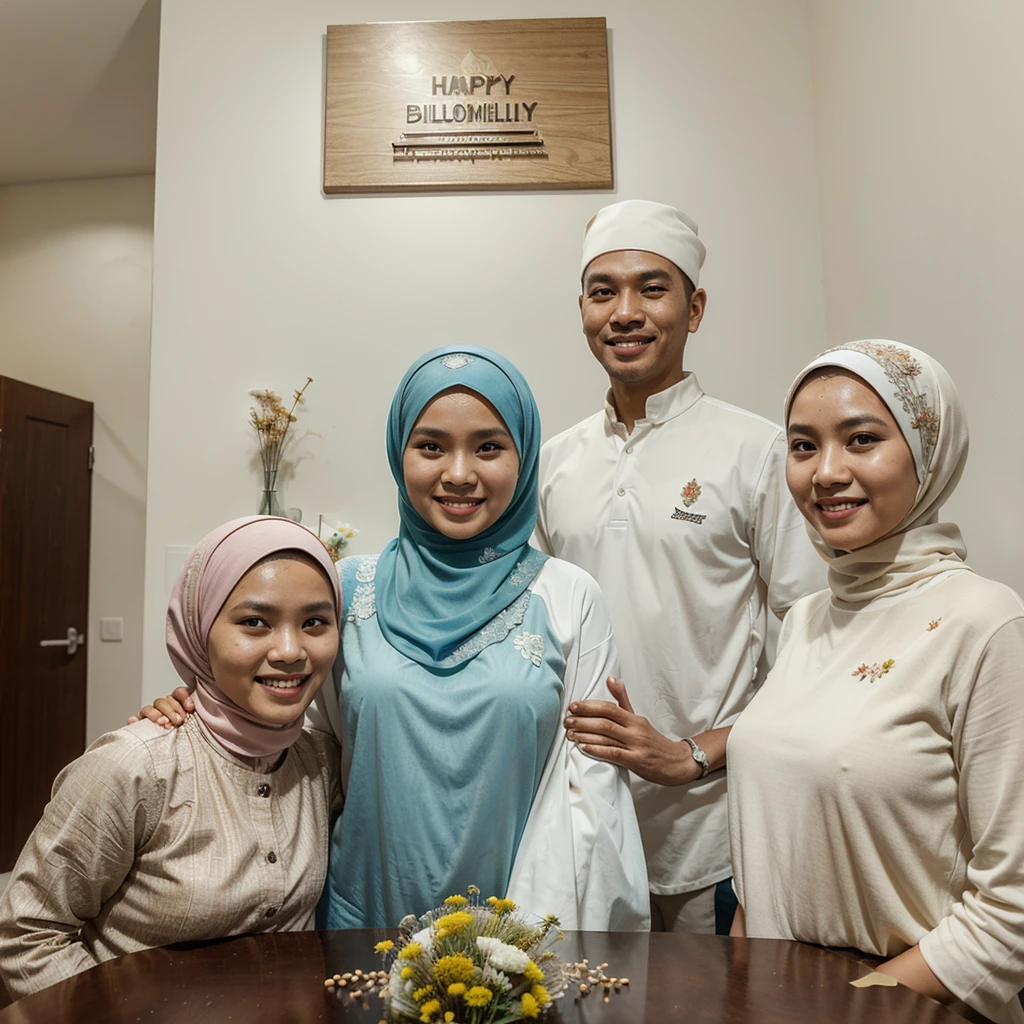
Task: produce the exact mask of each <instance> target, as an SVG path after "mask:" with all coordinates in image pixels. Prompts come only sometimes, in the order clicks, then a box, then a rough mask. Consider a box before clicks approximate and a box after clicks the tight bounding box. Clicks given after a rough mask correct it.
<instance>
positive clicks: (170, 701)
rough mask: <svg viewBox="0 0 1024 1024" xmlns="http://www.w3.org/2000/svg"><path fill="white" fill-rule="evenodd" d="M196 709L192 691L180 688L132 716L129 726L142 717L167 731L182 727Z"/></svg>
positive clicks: (184, 687)
mask: <svg viewBox="0 0 1024 1024" xmlns="http://www.w3.org/2000/svg"><path fill="white" fill-rule="evenodd" d="M195 709H196V705H195V702H194V701H193V700H192V691H191V690H190V689H189V688H188V687H187V686H178V687H175V689H174V692H173V693H172V694H171V695H170V696H169V697H157V699H156V700H155V701H153V703H152V704H147V705H146V706H145V707H144V708H143V709H142V710H141V711H140V712H139V714H138V715H132V716H131V718H129V719H128V724H129V725H132V724H133V723H134V722H138V721H139V720H140V717H141V718H148V719H149V720H150V721H151V722H156V724H157V725H162V726H163V727H164V728H165V729H172V728H176V727H177V726H179V725H182V724H183V723H184V721H185V719H186V718H188V716H189V715H190V714H191V713H192V712H193V711H195Z"/></svg>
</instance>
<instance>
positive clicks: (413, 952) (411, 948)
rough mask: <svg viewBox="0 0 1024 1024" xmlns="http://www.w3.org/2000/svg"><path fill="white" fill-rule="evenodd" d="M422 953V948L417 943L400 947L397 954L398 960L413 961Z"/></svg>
mask: <svg viewBox="0 0 1024 1024" xmlns="http://www.w3.org/2000/svg"><path fill="white" fill-rule="evenodd" d="M422 952H423V946H422V944H421V943H419V942H409V943H407V944H406V945H405V946H403V947H402V951H401V952H400V953H399V954H398V959H399V960H415V959H416V957H418V956H419V955H420V953H422Z"/></svg>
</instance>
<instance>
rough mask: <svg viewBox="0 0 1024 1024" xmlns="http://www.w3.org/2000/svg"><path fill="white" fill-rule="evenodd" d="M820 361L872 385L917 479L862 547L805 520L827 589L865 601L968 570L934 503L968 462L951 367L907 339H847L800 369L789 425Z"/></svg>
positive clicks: (954, 532)
mask: <svg viewBox="0 0 1024 1024" xmlns="http://www.w3.org/2000/svg"><path fill="white" fill-rule="evenodd" d="M822 366H836V367H841V368H842V369H844V370H848V371H849V372H851V373H854V374H856V375H857V376H858V377H860V378H861V379H862V380H863V381H864V382H865V383H867V384H868V385H870V386H871V387H872V388H874V390H875V391H876V392H877V393H878V395H879V396H880V397H881V399H882V401H883V402H885V404H886V406H887V407H888V409H889V411H890V412H891V413H892V415H893V417H894V418H895V420H896V423H897V424H898V426H899V428H900V431H901V432H902V433H903V436H904V438H906V441H907V444H908V445H909V446H910V451H911V453H912V454H913V456H914V468H915V470H916V471H917V479H918V488H917V497H916V498H915V500H914V504H913V505H912V506H911V508H910V511H909V512H908V513H907V515H906V516H905V517H904V519H903V521H902V522H901V523H899V524H898V525H897V526H896V527H894V528H893V529H892V530H890V531H889V533H887V534H886V535H885V536H884V537H880V538H879V539H878V540H876V541H874V542H873V543H871V544H868V545H867V546H866V547H863V548H858V549H857V550H856V551H838V550H836V549H835V548H830V547H829V546H828V545H827V544H825V542H824V541H823V540H822V539H821V537H820V535H819V534H818V532H817V530H815V529H814V528H813V527H812V526H811V525H810V524H809V523H808V525H807V531H808V533H809V534H810V535H811V539H812V541H813V542H814V545H815V547H816V548H817V549H818V550H819V551H820V552H821V554H822V555H823V556H824V558H825V559H826V561H827V562H828V563H829V568H828V584H829V587H830V588H831V590H832V593H833V594H834V595H835V597H837V598H838V599H839V600H841V601H845V602H847V603H850V604H863V603H865V602H867V601H872V600H874V599H875V598H877V597H881V596H882V595H884V594H890V593H893V592H895V591H898V590H901V589H903V588H904V587H908V586H910V585H911V584H913V583H916V582H918V581H920V580H923V579H926V578H928V577H930V576H935V575H937V574H939V573H943V572H949V571H951V570H957V569H967V568H968V567H967V565H965V564H964V559H965V558H966V557H967V549H966V547H965V546H964V540H963V537H962V536H961V534H960V529H959V527H957V526H956V524H955V523H940V522H939V509H940V508H941V507H942V506H943V505H944V504H945V502H946V500H947V499H948V498H949V496H950V495H951V494H952V493H953V491H954V490H956V485H957V484H958V483H959V482H960V477H961V475H962V474H963V471H964V466H965V464H966V463H967V447H968V434H967V417H966V415H965V413H964V408H963V403H962V402H961V401H960V395H959V394H958V393H957V390H956V385H955V384H954V383H953V381H952V379H951V378H950V376H949V374H948V373H946V371H945V369H943V367H942V366H941V365H940V364H939V363H938V362H936V361H935V360H934V359H932V358H931V356H928V355H926V354H925V353H924V352H921V351H919V350H918V349H916V348H911V347H910V346H909V345H902V344H900V343H899V342H896V341H885V340H871V341H852V342H850V343H849V344H846V345H840V346H839V347H838V348H834V349H830V350H829V351H828V352H824V353H823V354H822V355H820V356H818V357H817V358H816V359H815V360H814V361H813V362H812V363H810V364H809V365H807V366H805V367H804V369H803V370H801V371H800V373H799V375H798V376H797V378H796V380H795V381H794V382H793V385H792V387H790V389H789V394H788V395H787V396H786V424H787V426H788V425H789V412H790V409H791V407H792V405H793V399H794V397H795V396H796V392H797V391H798V389H799V388H800V385H801V384H802V383H803V381H804V379H805V378H806V377H807V375H808V374H809V373H811V372H813V371H814V370H817V369H818V368H820V367H822Z"/></svg>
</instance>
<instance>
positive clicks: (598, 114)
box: [324, 18, 612, 192]
mask: <svg viewBox="0 0 1024 1024" xmlns="http://www.w3.org/2000/svg"><path fill="white" fill-rule="evenodd" d="M325 110H326V116H325V124H324V191H325V192H435V191H443V190H454V189H458V190H462V189H571V188H586V189H607V188H611V187H612V153H611V124H610V114H609V102H608V34H607V29H606V27H605V20H604V18H534V19H528V20H518V21H420V22H393V23H380V24H374V25H330V26H328V29H327V100H326V106H325Z"/></svg>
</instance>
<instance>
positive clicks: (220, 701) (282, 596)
mask: <svg viewBox="0 0 1024 1024" xmlns="http://www.w3.org/2000/svg"><path fill="white" fill-rule="evenodd" d="M340 607H341V592H340V589H339V584H338V578H337V575H336V573H335V571H334V565H333V563H332V561H331V559H330V556H329V555H328V553H327V551H326V549H325V548H324V547H323V545H322V544H321V543H320V541H319V540H318V539H317V538H316V537H315V536H314V535H313V534H312V533H310V532H309V531H308V530H306V529H305V528H304V527H302V526H299V525H298V524H297V523H293V522H291V521H290V520H287V519H277V518H269V517H252V518H248V519H236V520H234V521H233V522H230V523H226V524H225V525H224V526H221V527H219V528H218V529H216V530H214V531H213V532H212V533H211V534H209V535H208V536H207V537H206V538H204V540H203V541H202V542H201V543H200V544H199V546H198V547H197V548H196V549H195V551H193V552H192V555H191V556H190V558H189V559H188V561H187V563H186V564H185V567H184V568H183V569H182V571H181V574H180V575H179V577H178V581H177V583H176V584H175V587H174V592H173V594H172V596H171V601H170V605H169V607H168V609H167V650H168V653H169V654H170V657H171V661H172V663H173V664H174V667H175V669H176V670H177V672H178V674H179V675H180V676H181V678H182V680H183V681H184V682H186V683H187V684H188V685H190V686H192V685H194V686H195V692H194V694H193V699H194V700H195V705H196V712H197V713H196V714H194V715H191V716H189V720H188V722H187V723H186V724H185V725H184V726H183V727H182V728H181V729H173V730H166V729H162V728H161V727H160V726H158V725H154V724H153V723H152V722H150V721H146V720H143V721H140V722H136V723H134V724H132V725H129V726H127V727H125V728H123V729H118V730H116V731H114V732H111V733H107V734H106V735H105V736H101V737H100V738H99V739H98V740H97V741H96V742H95V743H94V744H93V745H92V746H91V747H90V748H89V749H88V750H87V751H86V752H85V754H83V755H82V757H80V758H79V759H78V760H77V761H74V762H72V763H71V764H70V765H68V767H67V768H65V769H64V770H63V771H62V772H61V774H60V775H59V776H58V777H57V780H56V782H55V783H54V787H53V796H52V799H51V801H50V803H49V804H48V805H47V806H46V809H45V811H44V812H43V817H42V820H41V821H40V822H39V824H38V825H37V826H36V828H35V830H34V831H33V832H32V835H31V836H30V837H29V840H28V842H27V843H26V845H25V848H24V850H23V851H22V853H21V856H20V857H19V858H18V862H17V864H16V865H15V868H14V873H13V875H12V876H11V880H10V882H9V884H8V886H7V889H6V891H5V892H4V894H3V897H2V899H0V977H2V978H3V981H4V983H5V985H6V986H7V989H8V991H9V992H10V994H11V995H12V996H13V997H14V998H19V997H21V996H24V995H27V994H28V993H30V992H33V991H35V990H37V989H40V988H44V987H45V986H47V985H52V984H54V983H55V982H58V981H62V980H63V979H65V978H68V977H70V976H71V975H73V974H76V973H77V972H79V971H83V970H85V969H87V968H89V967H92V966H94V965H96V964H97V963H100V962H102V961H104V960H109V959H111V958H113V957H116V956H121V955H123V954H125V953H129V952H132V951H134V950H138V949H144V948H147V947H150V946H160V945H164V944H166V943H170V942H183V941H191V940H199V939H212V938H218V937H221V936H226V935H236V934H244V933H251V932H262V931H292V930H300V929H305V928H310V927H312V925H313V917H314V910H315V908H316V903H317V899H318V898H319V896H320V893H321V891H322V889H323V884H324V877H325V874H326V870H327V837H328V834H329V828H328V825H329V821H330V816H331V811H332V808H333V806H334V805H335V804H336V803H337V802H338V801H339V793H338V779H339V778H340V775H341V773H340V770H339V765H338V750H337V747H336V745H335V743H334V741H333V739H331V738H330V737H328V736H327V735H325V734H323V733H315V732H303V730H302V723H303V716H304V714H305V711H306V708H307V706H308V705H309V703H310V701H312V699H313V697H314V695H315V694H316V692H317V690H319V688H320V686H321V684H322V683H323V681H324V680H325V679H326V678H327V675H328V673H329V672H330V670H331V666H332V664H333V662H334V659H335V656H336V654H337V651H338V622H339V609H340Z"/></svg>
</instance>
